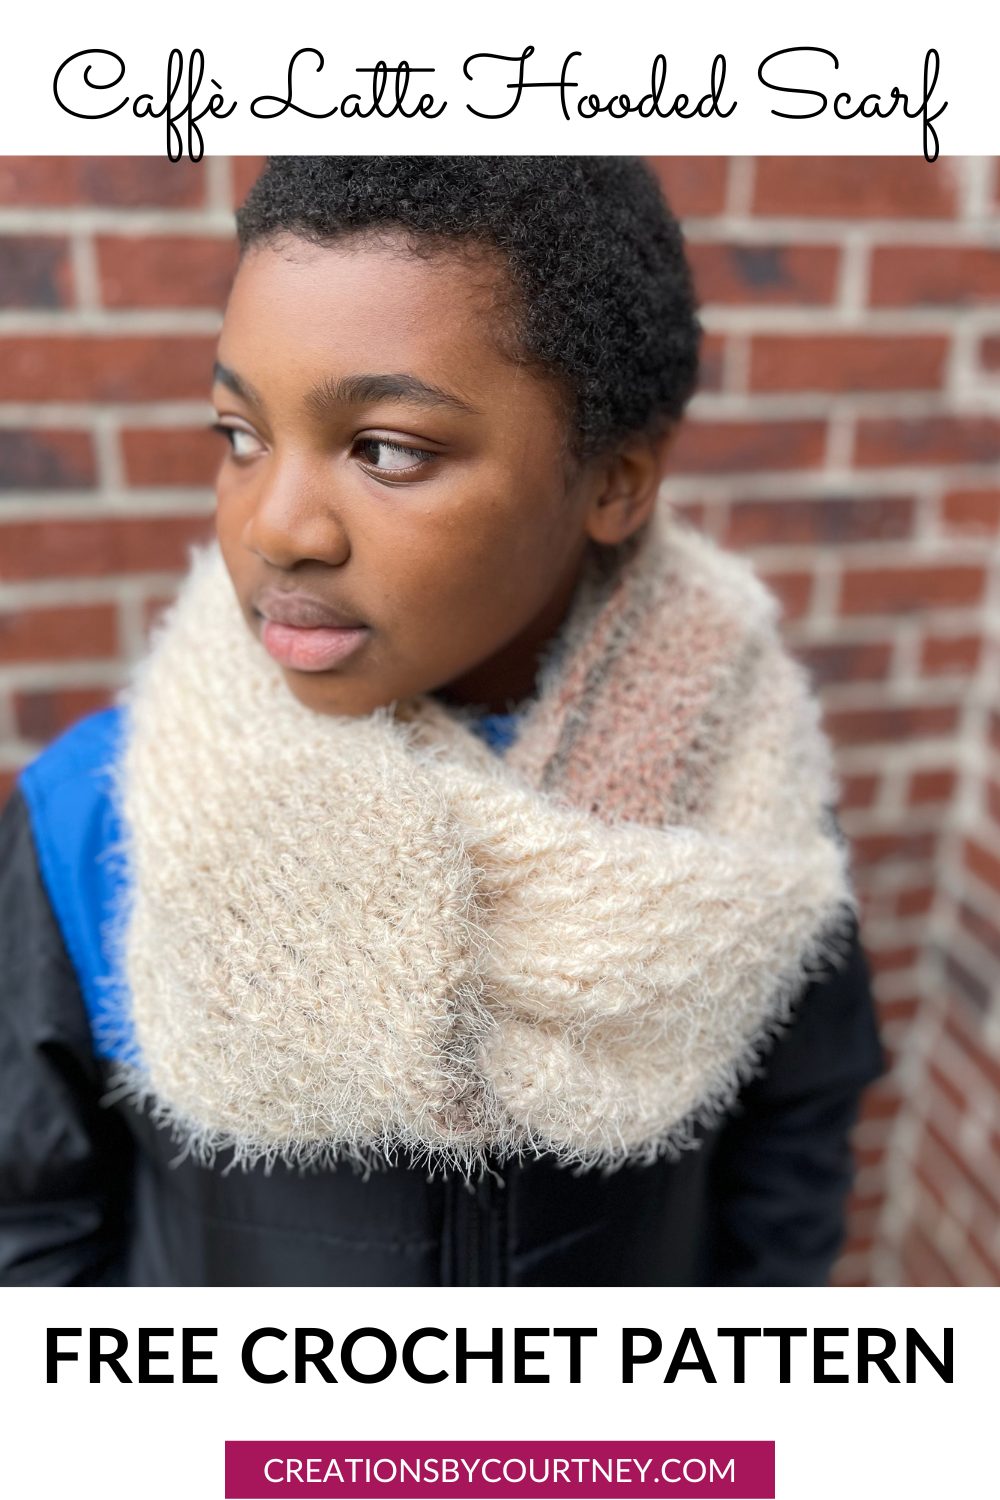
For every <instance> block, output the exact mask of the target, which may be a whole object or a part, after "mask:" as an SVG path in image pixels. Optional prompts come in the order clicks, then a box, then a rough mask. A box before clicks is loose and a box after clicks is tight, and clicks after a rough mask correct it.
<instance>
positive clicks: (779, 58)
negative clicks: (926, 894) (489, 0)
mask: <svg viewBox="0 0 1000 1500" xmlns="http://www.w3.org/2000/svg"><path fill="white" fill-rule="evenodd" d="M997 16H998V12H997V11H996V9H995V8H993V7H990V6H985V7H984V6H980V5H976V6H974V5H973V4H972V3H971V0H952V3H951V4H949V5H947V6H941V5H939V4H929V3H923V0H908V3H907V4H906V5H902V4H899V5H887V4H883V5H881V6H876V5H873V4H872V3H871V0H867V3H861V0H840V3H838V4H837V5H836V6H831V7H824V8H822V9H819V10H817V9H815V8H813V9H809V8H803V7H802V6H801V4H798V5H794V4H790V3H777V4H774V3H772V4H768V3H763V4H757V5H748V4H746V3H733V0H716V3H715V4H712V5H704V4H700V5H699V4H694V3H687V4H683V5H681V4H673V5H668V4H659V5H657V4H653V3H650V0H617V3H613V4H611V3H605V4H600V5H597V4H568V3H555V0H549V3H544V0H543V3H539V0H534V3H531V4H528V3H525V0H505V3H504V4H502V5H499V6H497V7H495V8H493V9H490V8H488V7H484V6H471V5H468V4H465V3H461V4H459V3H454V0H444V3H442V0H438V3H433V0H428V3H426V4H424V5H415V4H413V3H412V0H408V3H400V0H380V3H379V4H378V5H377V6H365V5H352V6H344V5H337V4H324V5H318V4H315V3H304V0H283V3H282V4H280V5H273V6H272V5H251V4H249V3H244V4H243V5H238V6H231V5H227V6H222V5H214V6H209V5H205V4H204V3H203V0H201V3H195V0H174V3H173V4H171V5H169V6H162V7H156V8H153V7H147V6H136V5H135V4H134V3H131V0H130V3H128V4H126V3H121V0H118V3H103V4H102V3H96V4H93V5H86V6H83V5H79V4H77V3H75V0H73V3H66V0H60V3H56V4H49V5H44V6H41V5H39V6H20V7H16V8H11V9H10V10H9V11H8V14H7V17H6V20H5V63H6V67H5V69H4V73H5V78H4V85H3V91H2V96H0V153H2V154H4V155H14V154H18V155H21V154H32V155H34V154H39V155H41V154H45V155H49V154H52V155H163V156H169V157H171V158H173V159H179V158H181V157H191V158H194V159H196V160H197V159H199V158H200V157H201V156H202V155H218V154H235V155H257V154H260V153H265V152H269V153H279V152H284V153H290V154H298V153H306V152H310V153H312V152H315V153H330V154H336V153H342V152H353V153H381V152H405V153H412V154H428V155H433V154H437V153H452V152H479V153H484V154H507V153H519V152H537V153H552V152H566V153H571V154H575V153H588V154H612V155H613V154H617V153H636V154H645V155H666V156H669V155H731V154H750V155H780V156H811V155H888V156H896V155H901V156H902V155H905V156H921V155H922V156H924V157H925V158H926V159H927V160H928V161H933V160H935V159H937V157H938V156H939V155H940V156H957V155H968V154H993V153H995V152H997V151H998V150H1000V108H998V106H997V93H996V82H995V67H996V43H997V41H998V40H1000V20H998V19H997Z"/></svg>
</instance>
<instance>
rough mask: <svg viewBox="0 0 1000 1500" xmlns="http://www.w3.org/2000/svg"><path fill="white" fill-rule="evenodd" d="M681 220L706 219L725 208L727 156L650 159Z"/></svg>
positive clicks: (650, 163) (671, 204)
mask: <svg viewBox="0 0 1000 1500" xmlns="http://www.w3.org/2000/svg"><path fill="white" fill-rule="evenodd" d="M646 159H647V161H648V162H649V165H650V166H651V167H652V169H653V171H654V173H655V174H656V177H657V179H658V181H659V184H660V187H661V188H662V189H663V192H664V195H665V197H666V199H667V202H668V203H669V204H670V207H671V208H672V209H673V211H674V213H675V214H677V216H678V217H679V218H703V217H705V216H706V215H708V214H719V213H721V212H722V210H723V208H724V207H725V202H726V183H727V179H728V173H729V159H728V158H727V157H725V156H650V157H647V158H646Z"/></svg>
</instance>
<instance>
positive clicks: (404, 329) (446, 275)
mask: <svg viewBox="0 0 1000 1500" xmlns="http://www.w3.org/2000/svg"><path fill="white" fill-rule="evenodd" d="M501 274H502V273H501V272H499V271H498V270H497V268H496V267H495V265H494V264H493V263H492V262H490V261H488V260H486V259H484V258H482V257H476V258H472V259H470V258H469V257H466V258H464V259H458V258H457V257H455V256H452V255H435V256H433V257H432V258H429V259H423V258H418V257H417V256H415V255H413V254H408V253H406V252H405V250H404V249H403V248H402V247H401V246H399V245H396V246H393V245H392V244H388V243H382V244H377V243H374V242H371V241H363V240H352V241H349V242H346V243H343V244H339V245H336V246H332V247H323V248H320V247H317V246H311V245H308V244H306V243H305V242H304V241H302V240H300V239H297V238H296V239H289V240H286V241H285V242H284V244H283V246H281V247H280V248H279V247H272V246H266V247H257V248H254V249H253V250H251V251H250V252H248V253H247V254H246V255H245V256H244V259H243V261H242V264H241V266H240V269H239V272H238V274H237V277H236V281H235V284H234V287H233V291H232V295H231V297H230V300H229V305H228V308H227V310H226V316H225V322H224V324H223V329H222V334H221V337H220V341H219V350H218V358H219V365H220V367H221V369H220V370H217V372H216V373H217V377H221V378H217V379H216V383H215V387H214V399H215V405H216V410H217V412H218V415H219V418H220V421H221V422H222V423H223V424H224V425H225V426H226V428H227V429H229V430H230V432H231V433H234V434H236V435H235V436H232V437H230V438H229V441H230V443H231V444H233V445H234V451H233V452H232V453H227V454H226V456H225V458H224V460H223V463H222V465H221V468H220V472H219V477H218V481H217V495H218V511H217V523H216V524H217V531H218V536H219V542H220V545H221V548H222V552H223V555H224V557H225V561H226V565H227V567H228V569H229V572H230V575H231V577H232V581H233V584H234V586H235V589H236V593H237V595H238V597H239V601H240V604H241V606H242V609H243V612H244V614H245V616H246V619H247V622H248V624H249V626H250V628H251V629H252V630H253V631H254V633H255V634H257V635H258V636H259V637H260V638H261V640H262V642H263V644H264V645H265V647H266V649H268V650H270V651H271V654H272V655H274V656H275V658H276V659H277V660H279V661H280V662H281V665H282V668H283V671H284V673H285V677H286V680H287V682H288V685H289V687H290V688H291V690H292V692H293V693H294V694H295V696H296V697H297V698H298V699H299V700H300V701H301V702H302V703H304V704H305V705H306V706H307V707H309V708H312V709H315V710H317V711H319V712H321V713H337V714H341V713H342V714H363V713H367V712H370V711H371V710H372V709H373V708H375V707H377V706H379V705H383V704H387V703H390V702H392V701H393V700H395V699H401V698H407V697H410V696H413V695H416V694H419V693H425V692H430V691H433V690H435V689H438V688H443V687H447V688H448V695H449V696H451V697H453V698H454V699H455V701H458V702H462V701H465V702H477V703H478V702H484V703H488V704H490V705H491V706H492V707H496V708H502V707H503V706H504V704H505V701H506V700H507V698H509V697H513V698H517V697H520V696H522V695H523V694H525V693H527V692H529V691H530V689H531V686H532V683H533V680H534V673H535V667H536V664H537V653H538V650H539V649H540V648H541V647H542V646H543V645H544V644H545V642H546V641H547V640H548V639H549V638H550V637H551V636H552V635H553V634H554V632H555V630H556V629H557V627H558V625H559V624H560V623H561V621H562V619H563V617H564V616H565V613H566V609H567V607H568V604H569V601H570V599H571V597H572V593H573V587H574V585H575V582H576V580H577V577H578V575H579V569H580V564H581V560H582V556H583V551H584V546H585V543H586V537H587V534H588V529H589V528H588V516H589V513H590V510H591V509H592V505H593V500H594V494H595V486H598V485H599V483H600V479H599V475H598V472H597V469H596V468H595V466H593V465H590V466H587V465H574V464H572V463H570V462H569V460H568V459H567V456H566V429H565V422H564V417H563V415H562V412H561V408H560V402H559V396H558V393H557V391H556V389H555V388H554V386H553V385H552V384H551V383H550V382H548V381H547V380H545V379H544V378H543V377H541V376H540V375H539V374H537V373H536V372H534V371H533V370H530V369H529V368H527V367H526V366H523V365H522V366H518V365H517V364H516V363H515V362H514V361H512V359H511V358H510V356H509V355H508V356H506V357H505V356H504V354H503V353H502V352H501V351H500V349H499V348H498V347H497V343H496V342H495V338H494V335H495V332H496V330H497V326H498V325H497V318H498V314H497V312H496V310H495V305H494V303H495V298H494V295H493V294H494V293H495V292H496V290H497V289H498V286H499V282H498V280H497V278H498V276H499V275H501ZM499 316H502V314H500V315H499ZM267 590H270V591H271V594H270V598H269V599H268V598H265V597H264V595H265V591H267ZM300 591H301V593H302V594H305V595H308V596H309V598H310V599H311V600H315V601H319V605H320V607H322V606H324V605H325V606H326V607H327V608H328V610H330V611H333V612H337V613H339V614H340V616H341V627H343V625H344V624H357V623H358V622H360V624H361V625H362V626H363V627H364V629H363V630H362V631H360V632H353V633H352V632H349V631H347V630H346V629H343V628H340V630H339V632H338V630H337V629H336V622H335V621H333V620H328V621H325V622H324V620H323V618H322V614H321V613H318V614H312V615H310V614H308V613H302V614H300V615H299V616H298V617H297V618H296V619H292V620H289V621H288V622H286V623H285V625H284V626H282V625H281V624H280V623H275V622H274V620H273V616H274V614H281V613H287V612H288V611H287V609H284V610H283V608H282V606H283V605H284V606H287V605H288V604H289V602H290V599H291V597H292V596H293V595H294V594H296V593H299V592H300ZM276 595H280V596H281V597H280V598H278V600H277V604H275V597H276ZM305 608H308V606H305ZM259 611H263V612H264V614H265V615H268V616H269V618H270V621H271V623H269V620H268V619H267V618H263V617H262V614H261V613H260V612H259ZM321 627H325V628H321ZM345 652H346V654H344V653H345Z"/></svg>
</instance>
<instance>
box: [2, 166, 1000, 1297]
mask: <svg viewBox="0 0 1000 1500" xmlns="http://www.w3.org/2000/svg"><path fill="white" fill-rule="evenodd" d="M656 166H657V170H658V171H659V173H660V175H661V177H662V180H663V182H664V185H665V187H666V189H667V192H668V195H669V197H670V199H671V201H672V203H673V205H674V207H675V209H676V210H677V212H678V213H679V214H680V215H681V216H682V217H683V219H684V221H685V227H686V231H687V235H688V242H689V246H690V251H691V256H692V260H693V263H694V267H695V272H696V276H697V281H698V286H699V292H700V296H701V298H702V302H703V318H704V323H705V326H706V330H707V335H708V336H707V341H706V351H705V354H706V357H705V362H704V375H703V381H702V389H701V391H700V393H699V395H698V397H697V398H696V401H695V403H694V405H693V408H692V411H691V415H690V419H689V421H688V423H687V424H686V426H685V428H684V429H683V431H682V433H681V435H680V437H679V439H678V441H677V444H676V446H675V449H674V454H673V469H672V473H671V477H670V480H669V484H668V494H669V496H670V498H671V499H672V500H673V501H674V503H676V504H677V505H679V506H681V507H683V508H684V509H685V510H686V511H688V512H689V513H690V514H692V515H694V516H695V517H696V518H697V519H698V520H699V522H700V524H702V525H703V526H705V528H706V529H707V530H709V531H710V532H711V533H712V534H713V535H715V536H716V537H718V538H719V539H720V540H722V541H724V542H725V543H726V544H727V545H730V546H734V547H738V548H740V549H743V550H746V551H748V552H750V553H751V554H752V555H753V556H754V558H755V560H756V561H757V564H758V566H759V568H760V570H761V572H762V573H763V574H764V576H765V577H766V578H767V579H768V581H769V582H770V583H771V585H772V586H773V587H774V588H775V589H776V590H777V591H778V593H779V594H780V597H781V598H782V600H783V603H784V608H785V627H786V632H787V638H788V640H789V642H790V644H791V645H792V647H793V648H794V649H795V650H796V651H797V652H799V653H801V655H802V656H803V658H804V659H805V660H806V661H807V662H808V663H809V665H810V667H811V669H812V671H813V673H814V677H815V680H816V683H817V685H818V687H819V688H820V690H821V692H822V695H823V700H824V705H825V712H826V722H827V725H828V727H829V730H830V732H831V734H832V735H833V737H834V740H835V743H836V745H837V750H838V757H839V765H840V770H841V775H842V782H843V821H844V824H845V827H846V829H847V831H848V832H849V834H850V835H851V837H852V840H853V847H854V854H855V868H856V876H857V882H858V887H859V891H860V894H861V897H862V901H863V912H864V935H865V941H866V945H867V947H868V950H869V953H870V956H871V959H872V963H873V966H874V968H875V971H876V982H877V991H878V997H879V1002H880V1006H881V1011H882V1016H883V1023H884V1028H885V1039H886V1041H887V1044H888V1047H889V1050H890V1054H891V1057H892V1060H893V1071H892V1074H891V1076H890V1077H889V1078H888V1079H887V1080H886V1081H885V1082H884V1083H882V1084H880V1085H879V1086H877V1087H876V1088H875V1089H874V1090H872V1091H871V1093H870V1095H869V1098H868V1101H867V1103H866V1107H865V1111H864V1118H863V1120H862V1123H861V1125H860V1126H859V1129H858V1133H857V1138H856V1146H857V1152H858V1159H859V1164H860V1173H859V1177H858V1182H857V1189H856V1193H855V1200H854V1207H853V1213H852V1229H851V1237H850V1243H849V1245H848V1247H847V1252H846V1254H845V1256H844V1258H843V1260H842V1262H841V1265H840V1267H839V1269H838V1279H839V1280H842V1281H845V1282H859V1281H860V1282H864V1281H869V1280H875V1281H880V1282H883V1283H888V1284H894V1283H905V1282H917V1283H924V1282H935V1283H937V1282H958V1283H973V1282H988V1283H991V1284H992V1283H997V1282H1000V916H998V897H1000V561H998V559H1000V171H998V163H997V162H996V161H995V160H992V159H982V158H969V159H959V160H945V159H941V160H939V161H938V162H937V163H934V164H932V165H928V164H927V163H925V162H924V161H923V160H922V159H920V158H896V159H880V158H842V159H841V158H832V159H824V158H802V159H787V158H760V159H756V160H751V159H745V158H731V159H730V158H703V159H698V158H678V159H667V158H661V159H658V160H657V162H656ZM255 170H256V162H254V161H248V160H228V159H224V158H214V159H211V160H208V161H205V162H203V163H201V164H199V165H198V166H192V165H191V164H190V163H182V164H177V165H171V164H170V163H168V162H166V161H162V160H159V159H142V158H123V159H118V160H94V159H88V158H76V159H68V158H59V159H45V158H23V159H14V158H6V159H0V794H2V791H3V790H4V789H5V787H6V786H7V785H9V783H10V780H11V779H12V777H13V774H14V771H15V769H16V767H17V766H18V765H19V764H21V763H22V762H23V761H24V760H25V759H26V758H27V757H28V756H30V755H31V754H33V753H34V752H35V751H36V749H37V748H38V747H39V746H40V745H42V744H44V743H45V742H46V741H47V740H48V739H49V738H51V736H52V735H53V734H54V733H56V732H57V731H58V730H59V729H60V728H61V727H62V726H64V725H65V724H67V723H69V722H71V721H72V720H73V719H74V718H76V717H78V716H79V715H80V714H81V713H84V712H86V711H87V710H89V709H90V708H92V707H95V706H98V705H99V704H101V703H103V702H105V701H107V698H108V695H109V693H110V692H111V691H112V690H113V688H114V687H115V686H116V685H117V684H118V683H119V682H120V681H121V679H122V674H123V670H124V667H125V664H126V663H127V662H128V661H129V660H131V659H133V658H134V657H135V656H136V654H137V653H138V652H139V651H141V649H142V645H143V640H144V636H145V631H146V629H147V627H148V623H149V620H150V618H151V615H152V613H153V612H155V610H156V609H157V608H158V607H159V605H160V604H161V603H162V602H163V601H164V600H165V599H167V598H169V597H170V595H171V593H172V590H173V589H174V588H175V586H176V583H177V580H178V577H179V574H180V572H181V570H182V569H183V567H184V563H185V555H186V548H187V544H188V542H189V541H190V540H191V539H193V538H195V537H198V536H203V535H207V534H208V533H209V531H210V525H211V521H210V513H211V496H210V484H211V476H212V471H213V466H214V463H215V462H216V459H217V457H218V454H219V451H220V450H219V446H218V443H219V440H218V439H217V438H214V437H212V436H211V435H210V434H208V433H207V431H206V427H207V423H208V421H209V418H210V409H209V407H208V406H207V404H206V401H205V395H206V391H207V384H208V371H209V366H210V360H211V354H212V349H213V345H214V337H215V334H216V331H217V329H218V323H219V310H220V308H221V305H222V302H223V300H224V297H225V290H226V285H227V280H228V277H229V276H230V274H231V270H232V266H233V261H234V252H233V242H232V218H231V214H232V207H233V204H234V201H238V198H239V196H240V195H241V193H242V191H243V190H245V187H246V186H247V185H248V184H249V182H250V181H251V180H252V178H253V175H254V172H255Z"/></svg>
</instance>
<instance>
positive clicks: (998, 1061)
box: [945, 1005, 1000, 1096]
mask: <svg viewBox="0 0 1000 1500" xmlns="http://www.w3.org/2000/svg"><path fill="white" fill-rule="evenodd" d="M945 1031H946V1032H947V1034H948V1037H949V1038H950V1040H951V1041H953V1042H954V1043H955V1045H956V1046H957V1047H958V1048H959V1050H960V1052H961V1053H962V1055H963V1057H964V1058H965V1060H966V1062H967V1063H969V1064H970V1066H971V1067H972V1068H974V1069H975V1070H976V1071H977V1072H978V1073H980V1074H981V1075H982V1077H983V1080H984V1082H985V1083H986V1084H987V1085H988V1086H989V1088H990V1089H992V1091H993V1092H994V1093H995V1094H996V1095H998V1096H1000V1057H998V1056H997V1055H996V1053H994V1052H990V1051H987V1049H986V1047H985V1046H984V1045H983V1044H982V1040H981V1037H982V1032H981V1029H980V1028H979V1027H978V1026H973V1025H971V1024H970V1013H969V1012H968V1011H963V1010H960V1009H959V1007H958V1006H957V1005H952V1006H951V1008H950V1010H949V1012H948V1015H947V1016H946V1018H945Z"/></svg>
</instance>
